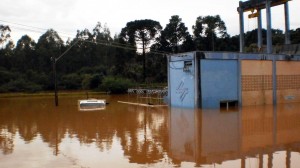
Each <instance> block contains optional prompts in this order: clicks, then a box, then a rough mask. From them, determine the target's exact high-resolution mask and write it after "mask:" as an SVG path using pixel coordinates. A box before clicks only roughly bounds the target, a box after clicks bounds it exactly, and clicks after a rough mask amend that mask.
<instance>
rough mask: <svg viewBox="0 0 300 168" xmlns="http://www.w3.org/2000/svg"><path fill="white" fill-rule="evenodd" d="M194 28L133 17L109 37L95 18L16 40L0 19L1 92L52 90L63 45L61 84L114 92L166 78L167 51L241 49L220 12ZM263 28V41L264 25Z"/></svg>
mask: <svg viewBox="0 0 300 168" xmlns="http://www.w3.org/2000/svg"><path fill="white" fill-rule="evenodd" d="M192 30H193V32H192V34H190V32H189V31H188V28H187V27H186V26H185V24H184V22H183V21H182V19H181V18H180V17H179V16H178V15H174V16H171V18H170V20H169V23H168V24H167V25H166V26H165V28H163V27H162V26H161V25H160V23H159V22H158V21H154V20H150V19H144V20H135V21H130V22H128V23H127V24H126V26H125V27H124V28H122V30H121V32H120V34H116V35H115V36H114V37H112V36H111V33H110V30H109V28H108V27H107V26H106V25H102V24H101V23H100V22H98V23H97V24H96V26H95V27H94V29H93V30H88V29H84V30H78V31H77V34H76V36H75V37H74V38H73V39H68V40H67V41H66V42H64V41H63V40H62V38H61V37H60V36H59V35H58V32H56V31H55V30H53V29H49V30H47V31H46V32H45V33H44V34H42V35H41V36H40V37H39V39H38V41H37V42H35V41H34V40H33V39H32V38H31V37H29V36H28V35H24V36H22V37H21V38H20V39H19V40H18V41H17V43H16V44H14V42H13V41H11V39H10V33H11V30H10V27H9V26H8V25H0V35H1V36H0V45H1V46H2V48H1V49H0V92H23V91H26V92H28V91H29V92H36V91H47V90H52V89H53V87H54V83H53V70H52V67H53V66H52V63H53V60H54V59H55V58H58V57H59V56H61V55H62V54H63V53H64V52H66V51H67V52H66V53H65V55H64V56H63V57H61V58H60V59H59V61H58V62H57V79H58V86H59V88H60V89H66V90H78V89H99V90H107V91H108V90H110V91H116V92H122V91H124V90H126V88H127V87H129V86H132V84H133V83H135V84H136V83H139V84H140V83H166V82H167V61H166V55H167V54H170V53H180V52H189V51H195V50H201V51H234V52H237V51H239V35H235V36H230V35H229V34H228V33H227V29H226V25H225V22H224V21H223V20H222V19H221V17H220V16H219V15H216V16H204V17H203V16H199V17H198V18H197V19H196V21H195V25H193V27H192ZM272 33H273V44H274V45H281V44H284V34H283V31H282V30H278V29H276V30H272ZM262 34H263V43H264V44H265V43H266V42H265V40H266V30H263V31H262ZM290 34H291V41H292V43H293V44H298V43H300V28H298V29H296V30H291V32H290ZM256 41H257V30H252V31H249V32H246V33H245V42H246V47H248V48H249V51H250V50H251V49H252V48H253V45H255V44H256ZM246 50H247V49H246ZM251 51H252V50H251Z"/></svg>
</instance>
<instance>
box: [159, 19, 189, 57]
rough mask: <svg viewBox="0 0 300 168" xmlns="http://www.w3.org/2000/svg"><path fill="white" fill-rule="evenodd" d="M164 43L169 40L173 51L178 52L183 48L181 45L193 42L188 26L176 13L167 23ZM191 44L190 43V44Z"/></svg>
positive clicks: (164, 31)
mask: <svg viewBox="0 0 300 168" xmlns="http://www.w3.org/2000/svg"><path fill="white" fill-rule="evenodd" d="M162 37H163V38H164V39H162V41H163V42H162V43H164V40H165V42H167V43H168V44H167V45H168V47H169V48H171V49H172V51H173V52H175V53H178V52H181V51H182V50H180V49H179V46H181V45H186V44H187V43H188V42H191V36H190V34H189V32H188V28H187V27H186V26H185V25H184V23H183V22H182V19H181V18H179V16H178V15H174V16H172V17H171V19H170V23H168V24H167V26H166V27H165V29H164V30H163V32H162ZM189 45H190V44H189Z"/></svg>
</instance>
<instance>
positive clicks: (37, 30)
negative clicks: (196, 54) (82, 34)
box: [0, 19, 170, 55]
mask: <svg viewBox="0 0 300 168" xmlns="http://www.w3.org/2000/svg"><path fill="white" fill-rule="evenodd" d="M0 22H3V23H9V24H12V25H9V26H10V27H12V28H14V29H18V30H22V31H30V32H35V33H41V34H42V33H44V31H48V30H49V29H45V28H40V27H35V26H29V25H25V24H20V23H16V22H10V21H5V20H2V19H0ZM56 32H57V33H58V34H60V36H62V37H66V38H72V37H71V36H70V34H68V33H64V32H60V31H56ZM77 42H78V41H76V42H75V44H76V43H77ZM84 42H89V43H94V44H98V45H104V46H110V47H116V48H122V49H126V50H132V51H136V50H142V49H143V48H137V47H135V46H132V45H129V44H122V43H117V42H113V41H112V42H109V41H106V40H100V39H97V40H96V41H92V40H84ZM75 44H73V45H71V47H73V46H74V45H75ZM148 49H149V48H148ZM147 53H153V54H160V55H168V54H170V53H168V52H164V51H158V50H153V49H152V50H150V51H149V52H147Z"/></svg>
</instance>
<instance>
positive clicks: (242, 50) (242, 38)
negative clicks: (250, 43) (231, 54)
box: [238, 1, 245, 53]
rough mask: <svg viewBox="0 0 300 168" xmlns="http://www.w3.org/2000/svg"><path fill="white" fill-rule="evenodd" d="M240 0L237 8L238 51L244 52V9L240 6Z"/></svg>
mask: <svg viewBox="0 0 300 168" xmlns="http://www.w3.org/2000/svg"><path fill="white" fill-rule="evenodd" d="M241 5H242V1H240V5H239V8H238V12H239V16H240V52H241V53H243V52H244V46H245V40H244V11H243V9H242V8H241Z"/></svg>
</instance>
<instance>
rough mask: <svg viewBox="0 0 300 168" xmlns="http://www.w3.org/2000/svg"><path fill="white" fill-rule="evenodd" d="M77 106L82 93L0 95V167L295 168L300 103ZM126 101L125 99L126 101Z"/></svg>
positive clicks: (299, 156) (113, 99) (299, 162)
mask: <svg viewBox="0 0 300 168" xmlns="http://www.w3.org/2000/svg"><path fill="white" fill-rule="evenodd" d="M102 98H105V99H106V100H107V102H109V104H108V105H107V106H106V108H105V109H102V110H97V111H81V110H79V108H78V102H77V101H78V100H79V99H82V97H79V96H78V97H75V96H72V97H71V96H64V97H60V98H59V106H58V107H55V106H54V102H53V97H23V98H1V99H0V167H1V168H12V167H18V168H35V167H36V168H41V167H46V168H48V167H49V168H50V167H51V168H52V167H66V168H69V167H71V168H77V167H78V168H83V167H84V168H94V167H97V168H98V167H101V168H105V167H107V168H113V167H122V168H123V167H126V168H132V167H138V168H140V167H158V168H160V167H207V168H211V167H219V168H220V167H221V168H235V167H236V168H239V167H242V168H253V167H255V168H284V167H286V168H298V167H299V166H300V104H285V105H278V106H276V107H273V106H251V107H243V108H241V109H238V108H233V109H228V110H226V109H221V110H219V109H218V110H213V109H208V110H200V109H196V110H193V109H178V108H169V107H158V108H151V107H140V106H134V105H127V104H121V103H118V102H117V101H118V100H121V101H135V98H134V96H133V97H132V98H129V97H128V96H127V95H121V96H102ZM128 99H130V100H128Z"/></svg>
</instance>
